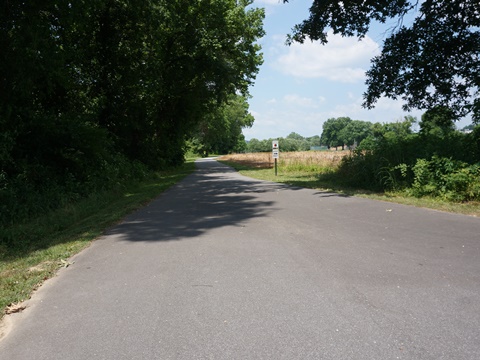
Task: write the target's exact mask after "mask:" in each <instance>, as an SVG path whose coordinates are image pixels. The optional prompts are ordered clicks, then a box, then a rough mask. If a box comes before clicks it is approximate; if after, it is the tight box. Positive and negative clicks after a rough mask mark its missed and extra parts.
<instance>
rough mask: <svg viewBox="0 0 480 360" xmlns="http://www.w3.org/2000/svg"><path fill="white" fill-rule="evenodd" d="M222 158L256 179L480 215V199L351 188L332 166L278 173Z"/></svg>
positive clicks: (288, 169)
mask: <svg viewBox="0 0 480 360" xmlns="http://www.w3.org/2000/svg"><path fill="white" fill-rule="evenodd" d="M221 162H223V163H224V164H226V165H229V166H231V167H233V168H234V169H236V170H237V171H239V172H240V173H241V174H242V175H245V176H249V177H252V178H255V179H260V180H267V181H273V182H278V183H283V184H288V185H293V186H299V187H305V188H310V189H321V190H325V191H327V190H329V191H335V192H338V193H342V194H345V195H350V196H360V197H364V198H369V199H375V200H381V201H389V202H394V203H398V204H404V205H412V206H416V207H423V208H429V209H434V210H439V211H448V212H452V213H458V214H464V215H471V216H477V217H480V203H478V202H468V203H455V202H451V201H446V200H442V199H438V198H426V197H424V198H415V197H412V196H409V195H408V194H406V193H404V192H388V193H374V192H371V191H367V190H363V189H357V188H352V187H348V186H347V185H345V183H344V182H342V179H341V178H340V177H339V176H338V175H336V174H335V171H334V168H330V169H329V168H326V167H322V168H319V169H317V170H315V169H313V168H312V167H311V166H310V165H309V166H306V167H304V168H303V169H302V167H301V166H300V165H299V164H297V166H296V167H295V168H292V167H285V168H284V169H282V168H281V167H279V169H278V175H277V176H275V173H274V170H273V169H272V168H271V167H268V168H265V167H260V168H259V167H257V166H255V165H254V164H252V163H247V162H237V161H232V160H228V159H227V158H223V159H221Z"/></svg>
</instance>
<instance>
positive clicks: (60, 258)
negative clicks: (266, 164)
mask: <svg viewBox="0 0 480 360" xmlns="http://www.w3.org/2000/svg"><path fill="white" fill-rule="evenodd" d="M194 168H195V165H194V163H193V160H190V161H188V162H187V163H186V164H184V166H183V167H180V168H178V169H175V170H170V171H164V172H159V173H155V174H152V176H151V177H150V178H149V179H147V180H145V181H142V182H139V183H138V182H137V183H132V184H124V186H122V187H119V188H118V189H113V190H111V191H107V192H104V193H98V194H92V196H91V197H89V198H87V199H84V200H81V201H79V202H78V203H76V204H71V205H69V206H68V207H65V208H63V209H58V210H57V211H55V212H52V213H49V214H45V215H44V216H42V217H40V218H37V219H32V220H31V221H29V222H28V223H23V224H15V225H14V226H12V227H11V228H9V229H2V231H3V232H4V234H5V233H6V232H7V231H8V232H9V238H11V239H12V238H13V239H14V241H15V245H14V246H7V245H6V244H3V245H2V243H0V318H2V316H3V315H4V314H5V313H8V312H14V311H17V310H18V303H20V302H21V301H23V300H26V299H28V298H29V297H30V295H31V293H32V292H33V291H34V290H35V289H36V288H37V287H38V286H39V285H41V283H42V282H43V281H45V280H46V279H48V278H49V277H51V276H52V275H53V274H55V272H56V271H57V270H58V269H59V268H60V267H66V266H69V261H68V259H69V258H70V257H71V256H73V255H74V254H76V253H78V252H80V251H81V250H82V249H84V248H86V247H87V246H88V245H89V244H90V243H91V242H92V241H93V240H94V239H95V238H97V237H98V236H100V235H101V234H102V233H103V231H104V230H105V229H106V228H108V227H109V226H112V225H113V224H115V223H117V222H119V221H120V220H121V219H122V218H123V217H125V216H126V215H127V214H129V213H131V212H132V211H134V210H135V209H138V208H140V207H142V206H144V205H145V204H146V203H148V202H149V201H151V200H152V199H153V198H155V197H157V196H158V195H159V194H160V193H161V192H163V191H165V190H166V189H167V188H169V187H170V186H172V185H173V184H175V183H176V182H178V181H179V180H180V179H182V178H183V177H185V176H186V175H188V174H189V173H191V172H192V171H193V170H194Z"/></svg>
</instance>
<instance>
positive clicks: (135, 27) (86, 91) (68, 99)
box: [0, 0, 264, 225]
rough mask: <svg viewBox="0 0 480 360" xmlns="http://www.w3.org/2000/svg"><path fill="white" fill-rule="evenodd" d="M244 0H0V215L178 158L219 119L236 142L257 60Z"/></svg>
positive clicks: (252, 21) (257, 33)
mask: <svg viewBox="0 0 480 360" xmlns="http://www.w3.org/2000/svg"><path fill="white" fill-rule="evenodd" d="M251 4H252V0H210V1H183V0H145V1H133V0H86V1H75V0H73V1H59V0H48V1H46V0H38V1H33V2H32V1H29V2H26V1H19V0H11V1H4V2H2V4H1V5H0V49H1V50H0V214H1V216H0V225H1V223H5V222H7V223H8V222H13V221H18V219H19V217H22V216H23V217H27V216H29V214H30V215H31V214H35V213H41V212H43V211H44V210H46V209H48V208H55V207H57V206H59V205H61V204H62V203H66V202H68V201H71V200H73V199H77V198H79V197H82V196H85V195H87V194H90V193H91V192H92V191H96V190H101V189H102V188H110V187H111V186H113V185H114V184H118V183H119V182H122V181H125V180H127V179H129V178H135V177H139V176H142V174H145V173H146V172H148V171H150V170H155V169H162V168H165V167H168V166H174V165H178V164H180V163H182V162H183V161H184V156H183V155H184V152H185V149H186V141H187V140H188V139H196V140H197V141H199V142H200V143H202V142H203V145H202V146H204V147H205V148H208V147H209V146H210V145H209V144H211V143H212V142H214V140H213V139H212V138H213V137H215V136H216V135H214V133H215V131H216V130H215V129H217V128H218V129H223V130H225V129H226V128H228V133H229V138H228V139H225V143H224V144H222V145H221V149H222V150H231V149H233V148H235V146H237V143H238V138H239V130H238V129H239V127H242V126H250V125H251V123H252V121H253V119H252V118H251V117H250V116H249V115H248V114H246V113H245V106H246V102H245V100H244V99H245V97H246V96H248V87H249V86H250V85H251V84H252V83H253V81H254V79H255V76H256V74H257V72H258V70H259V66H260V64H261V63H262V56H261V54H260V45H258V43H257V40H258V39H259V38H260V37H262V36H263V34H264V31H263V27H262V26H263V25H262V22H263V18H264V11H263V9H257V8H253V7H251V6H250V5H251ZM223 130H222V131H223ZM219 131H221V130H219ZM42 194H43V195H42Z"/></svg>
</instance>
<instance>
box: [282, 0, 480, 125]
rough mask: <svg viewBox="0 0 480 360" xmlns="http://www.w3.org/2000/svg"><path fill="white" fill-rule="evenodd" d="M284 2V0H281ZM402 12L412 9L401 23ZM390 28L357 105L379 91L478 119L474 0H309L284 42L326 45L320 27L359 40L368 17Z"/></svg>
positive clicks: (479, 19) (479, 47)
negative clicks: (389, 22)
mask: <svg viewBox="0 0 480 360" xmlns="http://www.w3.org/2000/svg"><path fill="white" fill-rule="evenodd" d="M284 2H288V0H284ZM407 14H415V20H414V21H413V23H412V24H411V25H410V26H409V27H408V26H406V25H404V24H403V18H404V17H405V16H406V15H407ZM388 19H397V26H395V27H394V28H393V29H391V33H390V36H389V37H388V38H387V39H386V40H385V42H384V44H383V49H382V53H381V54H380V55H379V56H376V57H374V58H373V59H372V66H371V68H370V70H369V71H367V80H366V84H367V91H366V93H365V94H364V103H363V106H364V107H366V108H373V107H374V106H375V103H376V102H377V101H378V99H379V98H380V97H382V96H386V97H389V98H392V99H397V98H401V99H403V100H404V101H405V106H404V109H405V110H410V109H413V108H417V109H427V110H429V109H433V108H435V107H436V106H444V107H448V108H450V109H451V110H452V115H453V116H454V118H455V119H458V118H460V117H462V116H465V115H467V114H472V116H473V120H474V121H475V122H480V98H479V88H480V77H479V75H478V74H480V61H479V60H478V56H479V53H480V30H479V29H480V2H479V1H478V0H424V1H421V2H419V1H417V0H350V1H335V0H314V2H313V5H312V6H311V8H310V16H309V18H308V19H306V20H304V21H303V22H302V23H301V24H298V25H296V26H295V27H294V29H293V33H292V35H290V36H289V38H288V40H287V42H289V43H292V42H293V41H298V42H304V41H305V40H306V39H307V38H310V39H311V40H319V41H320V42H321V43H322V44H326V43H327V41H328V39H327V31H328V30H329V29H330V28H331V29H332V31H333V33H334V34H341V35H342V36H357V37H359V38H363V37H364V36H365V35H366V33H367V31H368V30H369V28H370V25H371V23H372V22H373V21H376V22H380V23H385V22H386V21H387V20H388Z"/></svg>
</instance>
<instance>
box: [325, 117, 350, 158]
mask: <svg viewBox="0 0 480 360" xmlns="http://www.w3.org/2000/svg"><path fill="white" fill-rule="evenodd" d="M351 121H352V119H350V118H349V117H339V118H337V119H335V118H331V119H328V120H327V121H325V122H324V123H323V131H322V135H321V141H322V144H325V145H327V146H328V147H329V148H330V147H338V146H341V147H342V150H343V149H344V145H345V143H344V142H343V138H342V134H341V131H342V130H343V128H345V127H346V126H347V125H348V124H349V123H350V122H351Z"/></svg>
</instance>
